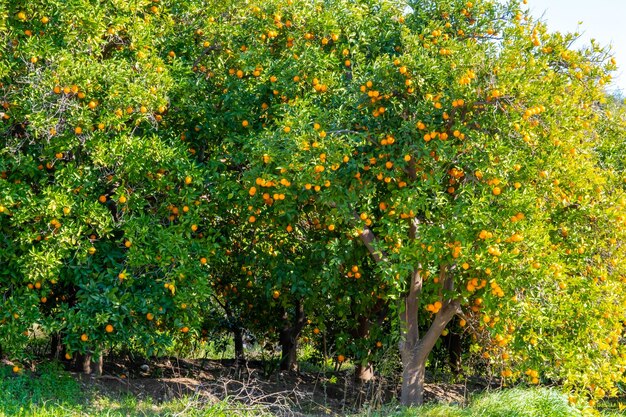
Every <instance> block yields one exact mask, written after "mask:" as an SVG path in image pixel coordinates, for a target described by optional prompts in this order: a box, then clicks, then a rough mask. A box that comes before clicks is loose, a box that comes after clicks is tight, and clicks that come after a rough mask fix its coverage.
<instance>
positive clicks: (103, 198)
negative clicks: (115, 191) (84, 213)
mask: <svg viewBox="0 0 626 417" xmlns="http://www.w3.org/2000/svg"><path fill="white" fill-rule="evenodd" d="M98 201H99V202H101V203H106V202H107V197H106V196H105V195H101V196H100V197H98Z"/></svg>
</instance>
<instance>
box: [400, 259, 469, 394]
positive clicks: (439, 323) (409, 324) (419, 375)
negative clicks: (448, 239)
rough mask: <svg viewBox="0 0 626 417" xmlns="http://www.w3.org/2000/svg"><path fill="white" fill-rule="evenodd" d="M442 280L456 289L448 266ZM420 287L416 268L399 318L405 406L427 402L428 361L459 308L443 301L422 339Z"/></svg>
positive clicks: (458, 304) (451, 301) (453, 303)
mask: <svg viewBox="0 0 626 417" xmlns="http://www.w3.org/2000/svg"><path fill="white" fill-rule="evenodd" d="M440 279H441V282H442V283H443V288H444V289H445V290H451V289H452V288H453V284H454V280H453V278H452V277H451V276H449V275H448V274H447V270H446V268H445V267H442V269H441V271H440ZM421 288H422V278H421V276H420V272H419V271H415V272H413V273H412V274H411V277H410V280H409V291H408V293H407V295H406V297H405V299H404V301H405V311H403V312H402V314H401V317H400V321H401V323H402V324H403V329H402V330H403V336H404V337H403V338H402V339H403V340H402V341H401V342H400V354H401V356H402V394H401V398H400V400H401V403H402V405H405V406H412V405H421V404H423V403H424V378H425V375H426V360H427V359H428V355H429V354H430V351H431V350H432V349H433V347H434V346H435V343H436V342H437V339H439V337H440V336H441V333H442V332H443V330H444V329H445V328H446V325H447V324H448V323H449V322H450V320H452V318H453V317H454V315H455V314H456V313H457V312H458V311H459V309H460V303H459V302H458V301H456V300H444V301H443V305H442V307H441V310H439V312H438V313H437V314H436V315H435V318H434V319H433V322H432V323H431V325H430V328H429V329H428V331H427V332H426V334H425V335H424V336H423V337H422V338H421V339H420V337H419V331H418V328H417V325H418V309H419V294H420V292H421Z"/></svg>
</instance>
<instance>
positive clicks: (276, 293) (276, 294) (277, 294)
mask: <svg viewBox="0 0 626 417" xmlns="http://www.w3.org/2000/svg"><path fill="white" fill-rule="evenodd" d="M278 297H280V291H278V290H274V292H273V293H272V298H274V300H277V299H278Z"/></svg>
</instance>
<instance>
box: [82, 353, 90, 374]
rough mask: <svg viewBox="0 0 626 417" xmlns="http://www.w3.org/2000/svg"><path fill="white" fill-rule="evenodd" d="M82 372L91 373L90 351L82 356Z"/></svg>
mask: <svg viewBox="0 0 626 417" xmlns="http://www.w3.org/2000/svg"><path fill="white" fill-rule="evenodd" d="M83 373H85V374H90V373H91V353H87V354H85V356H84V357H83Z"/></svg>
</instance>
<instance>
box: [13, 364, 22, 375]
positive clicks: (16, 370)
mask: <svg viewBox="0 0 626 417" xmlns="http://www.w3.org/2000/svg"><path fill="white" fill-rule="evenodd" d="M20 371H21V369H20V367H19V366H17V365H15V366H14V367H13V372H14V373H16V374H17V373H19V372H20Z"/></svg>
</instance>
